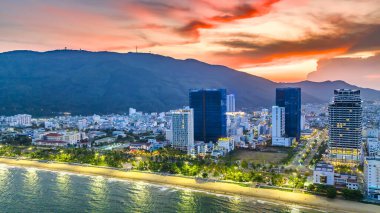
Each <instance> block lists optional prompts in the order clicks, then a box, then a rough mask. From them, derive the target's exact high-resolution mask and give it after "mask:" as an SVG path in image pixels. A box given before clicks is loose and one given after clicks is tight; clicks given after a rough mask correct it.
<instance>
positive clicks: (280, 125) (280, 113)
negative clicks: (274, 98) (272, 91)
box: [272, 106, 285, 138]
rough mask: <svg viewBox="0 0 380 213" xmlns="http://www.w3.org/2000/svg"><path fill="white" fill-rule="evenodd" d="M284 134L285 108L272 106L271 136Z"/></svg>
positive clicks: (275, 136) (282, 135)
mask: <svg viewBox="0 0 380 213" xmlns="http://www.w3.org/2000/svg"><path fill="white" fill-rule="evenodd" d="M284 136H285V108H284V107H279V106H273V107H272V138H277V137H284Z"/></svg>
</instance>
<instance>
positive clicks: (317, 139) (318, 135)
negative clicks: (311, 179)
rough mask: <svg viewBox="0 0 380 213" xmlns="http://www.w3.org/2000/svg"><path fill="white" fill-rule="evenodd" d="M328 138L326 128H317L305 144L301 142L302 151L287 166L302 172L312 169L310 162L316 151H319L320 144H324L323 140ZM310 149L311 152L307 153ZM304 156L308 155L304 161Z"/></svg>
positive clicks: (300, 148)
mask: <svg viewBox="0 0 380 213" xmlns="http://www.w3.org/2000/svg"><path fill="white" fill-rule="evenodd" d="M326 140H327V131H326V130H322V131H321V130H315V131H314V132H313V134H312V136H311V137H310V138H309V139H307V141H306V142H305V143H304V144H299V147H298V148H299V150H300V151H299V152H298V153H297V155H296V156H295V157H294V158H293V160H292V161H291V163H290V164H289V165H288V166H287V168H292V169H296V170H298V171H301V172H307V171H311V168H309V164H310V162H311V160H312V159H313V157H314V155H315V154H316V152H317V151H318V148H319V146H320V145H321V144H322V142H324V141H326ZM308 149H309V150H310V152H309V153H307V150H308ZM303 156H306V158H305V160H304V161H302V157H303Z"/></svg>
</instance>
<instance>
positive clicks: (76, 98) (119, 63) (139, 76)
mask: <svg viewBox="0 0 380 213" xmlns="http://www.w3.org/2000/svg"><path fill="white" fill-rule="evenodd" d="M277 87H300V88H301V89H302V102H303V103H328V102H329V101H330V100H331V98H332V96H333V90H334V89H338V88H349V89H360V90H361V92H362V97H363V99H364V100H380V91H377V90H373V89H366V88H359V87H356V86H354V85H350V84H347V83H345V82H343V81H325V82H311V81H303V82H299V83H275V82H272V81H270V80H267V79H264V78H261V77H257V76H254V75H250V74H247V73H243V72H239V71H236V70H233V69H230V68H228V67H225V66H220V65H210V64H207V63H204V62H201V61H197V60H194V59H186V60H178V59H174V58H171V57H166V56H161V55H155V54H148V53H114V52H89V51H83V50H54V51H48V52H34V51H11V52H5V53H1V54H0V91H1V92H0V114H2V115H12V114H17V113H28V114H32V115H34V116H49V115H56V114H58V113H61V112H71V113H73V114H82V115H89V114H93V113H98V114H107V113H125V112H127V111H128V108H129V107H133V108H137V109H138V110H141V111H146V112H159V111H167V110H170V109H176V108H180V107H183V106H186V105H188V91H189V89H191V88H226V89H227V91H228V93H233V94H235V96H236V105H237V106H236V107H237V109H253V108H256V107H269V106H271V105H273V104H274V103H275V100H274V99H275V88H277Z"/></svg>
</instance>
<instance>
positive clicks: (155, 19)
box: [0, 0, 380, 89]
mask: <svg viewBox="0 0 380 213" xmlns="http://www.w3.org/2000/svg"><path fill="white" fill-rule="evenodd" d="M378 5H379V4H378V2H377V1H376V0H373V1H370V0H369V1H360V2H359V1H343V0H341V1H334V2H333V3H332V2H330V1H303V0H297V1H280V0H263V1H229V2H223V4H221V3H218V2H216V1H200V0H199V1H191V2H190V1H132V0H131V1H123V2H121V1H107V2H105V1H91V4H88V2H87V1H65V2H62V1H49V2H42V1H30V0H23V1H17V2H10V1H9V2H4V3H3V4H2V7H1V9H0V14H1V15H0V18H1V20H2V21H1V22H0V27H1V29H2V37H1V40H0V44H1V45H0V46H1V48H0V52H5V51H11V50H18V49H29V50H37V51H46V50H51V49H62V48H64V47H67V48H70V49H86V50H91V51H102V50H106V51H115V52H129V51H135V50H136V47H137V48H138V51H141V52H152V53H156V54H162V55H169V56H172V57H175V58H181V59H184V58H195V59H199V60H202V61H205V62H208V63H212V64H222V65H226V66H229V67H232V68H234V69H237V70H240V71H244V72H248V73H250V74H254V75H258V76H262V77H265V78H268V79H270V80H273V81H277V82H278V81H281V82H294V81H301V80H312V81H324V80H344V81H347V82H348V83H352V84H355V85H358V86H364V87H370V88H374V89H380V87H379V85H380V84H379V82H380V76H379V72H378V68H379V67H380V64H379V62H378V61H379V60H378V59H379V57H380V56H379V55H377V54H378V53H379V50H380V41H379V39H378V38H379V36H378V35H379V26H380V25H379V24H380V14H379V12H378V11H379V6H378ZM16 11H17V12H16ZM163 14H165V16H163ZM95 23H96V24H95ZM313 71H315V72H313Z"/></svg>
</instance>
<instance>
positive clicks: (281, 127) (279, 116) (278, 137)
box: [272, 106, 294, 147]
mask: <svg viewBox="0 0 380 213" xmlns="http://www.w3.org/2000/svg"><path fill="white" fill-rule="evenodd" d="M285 129H286V124H285V107H279V106H273V107H272V146H285V147H289V146H291V145H292V138H289V137H286V135H285ZM293 139H294V138H293Z"/></svg>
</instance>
